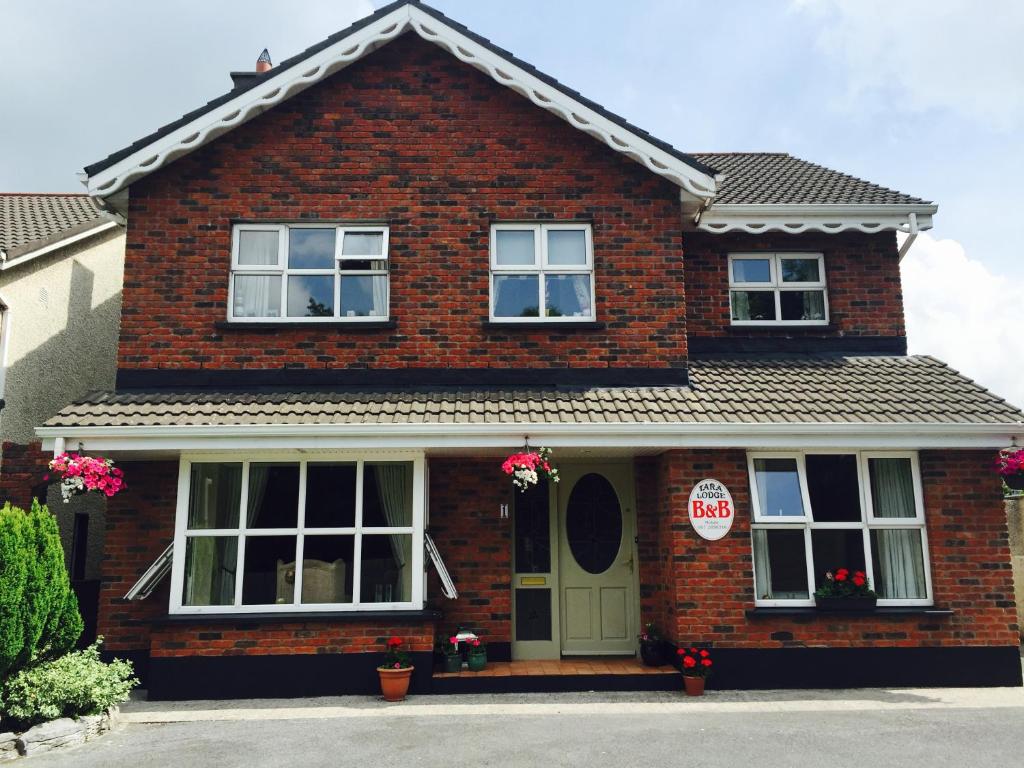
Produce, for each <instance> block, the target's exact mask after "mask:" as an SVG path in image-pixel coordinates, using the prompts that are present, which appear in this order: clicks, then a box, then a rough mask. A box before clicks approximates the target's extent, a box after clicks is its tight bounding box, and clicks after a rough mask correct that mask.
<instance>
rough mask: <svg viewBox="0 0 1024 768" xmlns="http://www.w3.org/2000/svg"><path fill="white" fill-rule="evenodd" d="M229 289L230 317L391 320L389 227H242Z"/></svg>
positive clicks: (237, 231)
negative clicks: (389, 311)
mask: <svg viewBox="0 0 1024 768" xmlns="http://www.w3.org/2000/svg"><path fill="white" fill-rule="evenodd" d="M228 294H229V295H228V317H229V318H230V319H231V320H273V321H278V322H296V321H304V322H309V321H315V322H324V321H332V320H352V321H372V320H386V319H387V317H388V228H387V227H380V226H342V225H334V224H321V223H317V224H238V225H236V226H235V227H234V232H233V238H232V245H231V287H230V289H229V291H228Z"/></svg>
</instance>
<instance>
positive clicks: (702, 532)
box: [689, 480, 736, 541]
mask: <svg viewBox="0 0 1024 768" xmlns="http://www.w3.org/2000/svg"><path fill="white" fill-rule="evenodd" d="M689 513H690V525H692V526H693V530H695V531H696V532H697V535H698V536H700V537H701V538H702V539H707V540H708V541H718V540H719V539H721V538H723V537H724V536H725V535H726V534H727V533H728V532H729V529H730V528H732V521H733V518H735V517H736V508H735V507H734V506H733V503H732V494H731V493H729V489H728V488H726V487H725V485H724V484H723V483H720V482H718V481H717V480H701V481H700V482H699V483H697V484H696V485H695V486H693V490H692V491H690V508H689Z"/></svg>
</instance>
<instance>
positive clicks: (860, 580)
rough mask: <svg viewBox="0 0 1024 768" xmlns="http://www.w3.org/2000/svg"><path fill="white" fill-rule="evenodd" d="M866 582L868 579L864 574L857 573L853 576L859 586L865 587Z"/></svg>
mask: <svg viewBox="0 0 1024 768" xmlns="http://www.w3.org/2000/svg"><path fill="white" fill-rule="evenodd" d="M866 582H867V579H865V578H864V577H863V576H860V575H857V576H854V577H853V583H854V584H856V585H857V586H858V587H863V586H864V584H865V583H866Z"/></svg>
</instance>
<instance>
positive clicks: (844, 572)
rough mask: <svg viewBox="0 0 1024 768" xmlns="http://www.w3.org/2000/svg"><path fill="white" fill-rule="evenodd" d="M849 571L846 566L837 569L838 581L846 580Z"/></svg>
mask: <svg viewBox="0 0 1024 768" xmlns="http://www.w3.org/2000/svg"><path fill="white" fill-rule="evenodd" d="M848 573H849V571H847V570H846V569H845V568H840V569H839V570H838V571H836V581H846V575H847V574H848Z"/></svg>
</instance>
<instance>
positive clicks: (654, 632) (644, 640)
mask: <svg viewBox="0 0 1024 768" xmlns="http://www.w3.org/2000/svg"><path fill="white" fill-rule="evenodd" d="M640 659H641V661H643V663H644V665H645V666H648V667H660V666H663V665H664V664H666V663H667V662H668V659H667V658H666V656H665V641H664V640H662V639H661V635H659V634H658V628H657V627H656V626H655V625H654V623H653V622H648V623H647V624H645V625H644V631H643V633H642V634H641V635H640Z"/></svg>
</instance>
